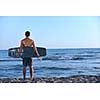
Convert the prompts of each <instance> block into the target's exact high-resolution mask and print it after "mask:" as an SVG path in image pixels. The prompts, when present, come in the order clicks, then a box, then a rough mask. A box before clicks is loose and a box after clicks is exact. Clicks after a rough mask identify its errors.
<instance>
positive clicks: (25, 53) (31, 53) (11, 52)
mask: <svg viewBox="0 0 100 100" xmlns="http://www.w3.org/2000/svg"><path fill="white" fill-rule="evenodd" d="M36 48H37V50H38V52H39V55H40V57H42V56H46V48H43V47H36ZM18 51H19V47H16V48H10V49H8V56H10V57H13V58H17V55H18ZM20 57H21V58H26V57H37V55H36V52H35V50H34V49H33V47H23V49H22V52H21V55H20Z"/></svg>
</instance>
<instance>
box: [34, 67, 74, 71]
mask: <svg viewBox="0 0 100 100" xmlns="http://www.w3.org/2000/svg"><path fill="white" fill-rule="evenodd" d="M34 69H35V70H40V69H45V70H64V71H65V70H72V69H73V68H69V67H67V68H62V67H40V68H34Z"/></svg>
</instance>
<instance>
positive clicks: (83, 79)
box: [0, 75, 100, 83]
mask: <svg viewBox="0 0 100 100" xmlns="http://www.w3.org/2000/svg"><path fill="white" fill-rule="evenodd" d="M0 83H100V76H96V75H76V76H71V77H60V78H56V77H51V78H34V79H33V80H30V79H28V78H27V79H26V80H23V79H22V78H0Z"/></svg>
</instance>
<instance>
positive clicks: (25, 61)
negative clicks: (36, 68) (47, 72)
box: [23, 58, 32, 67]
mask: <svg viewBox="0 0 100 100" xmlns="http://www.w3.org/2000/svg"><path fill="white" fill-rule="evenodd" d="M23 66H25V67H26V66H32V58H23Z"/></svg>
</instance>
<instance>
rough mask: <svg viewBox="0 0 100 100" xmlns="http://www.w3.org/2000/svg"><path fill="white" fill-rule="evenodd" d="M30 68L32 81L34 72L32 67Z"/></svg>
mask: <svg viewBox="0 0 100 100" xmlns="http://www.w3.org/2000/svg"><path fill="white" fill-rule="evenodd" d="M29 67H30V79H31V80H32V79H33V73H34V70H33V67H32V66H29Z"/></svg>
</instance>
